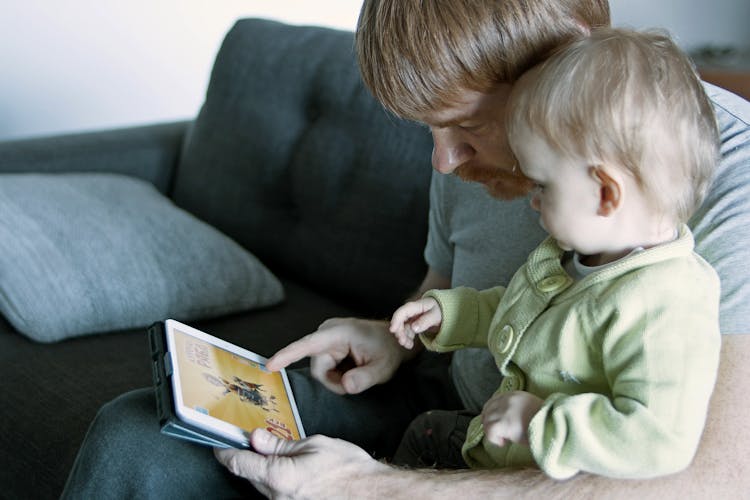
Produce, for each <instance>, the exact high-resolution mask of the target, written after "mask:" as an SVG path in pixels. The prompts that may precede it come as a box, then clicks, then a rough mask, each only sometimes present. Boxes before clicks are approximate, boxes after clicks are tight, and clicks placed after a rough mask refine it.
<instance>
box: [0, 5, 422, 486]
mask: <svg viewBox="0 0 750 500" xmlns="http://www.w3.org/2000/svg"><path fill="white" fill-rule="evenodd" d="M157 50H158V49H157ZM430 151H431V139H430V136H429V134H428V133H427V131H426V130H424V129H422V128H420V127H418V126H416V125H414V124H411V123H405V122H402V121H399V120H397V119H396V118H394V117H393V116H390V115H388V114H387V113H386V112H385V111H383V110H382V108H381V107H380V106H379V105H378V103H376V102H375V101H374V100H373V99H372V97H371V96H370V95H369V94H368V92H367V91H366V89H364V88H363V86H362V84H361V82H360V79H359V74H358V70H357V67H356V63H355V58H354V45H353V37H352V34H351V33H348V32H340V31H334V30H329V29H323V28H317V27H293V26H287V25H283V24H279V23H275V22H270V21H265V20H250V19H248V20H241V21H239V22H237V24H236V25H235V26H234V28H233V29H232V30H231V31H230V32H229V33H228V35H227V37H226V39H225V41H224V43H223V45H222V47H221V50H220V52H219V53H218V56H217V58H216V62H215V66H214V68H213V72H212V75H211V80H210V84H209V87H208V91H207V95H206V100H205V103H204V105H203V107H202V109H201V111H200V113H199V115H198V116H197V117H196V118H195V120H193V121H189V122H180V123H166V124H155V125H149V126H143V127H137V128H130V129H122V130H112V131H101V132H92V133H85V134H77V135H67V136H60V137H49V138H41V139H31V140H22V141H10V142H5V143H0V174H2V175H0V186H1V185H2V183H3V179H4V178H9V176H8V175H7V174H14V173H29V172H36V173H44V174H58V173H62V172H82V173H92V172H110V173H119V174H124V175H126V176H132V177H136V178H140V179H144V180H146V181H148V182H149V183H151V184H153V185H154V186H156V188H157V189H158V190H159V191H160V192H161V193H163V194H165V195H166V196H168V197H169V198H170V199H171V200H172V201H173V202H174V203H175V204H176V205H177V206H178V207H180V208H181V209H184V210H186V211H188V212H190V213H191V214H193V215H195V216H196V217H197V218H199V219H201V220H202V221H205V222H207V223H208V224H209V225H211V226H213V227H214V228H216V229H218V230H219V231H220V232H222V233H223V234H225V235H227V236H229V237H230V238H231V239H233V240H234V241H235V242H237V243H239V244H240V245H241V246H242V247H243V248H244V249H247V250H248V251H249V252H251V253H252V254H253V255H254V256H255V257H257V258H258V259H259V260H260V261H261V262H262V263H263V264H265V266H267V268H268V269H270V271H271V272H272V273H273V274H274V275H275V276H276V277H278V278H279V280H280V282H281V284H282V285H283V289H284V295H285V298H284V300H283V301H282V302H280V303H275V304H274V305H266V306H264V307H244V308H243V307H239V308H238V310H236V311H231V312H229V313H225V314H219V315H218V317H214V316H216V314H212V313H211V312H206V313H205V314H204V315H201V314H195V315H193V316H191V317H189V318H187V319H189V320H190V323H191V324H193V325H195V326H196V327H198V328H201V329H203V330H205V331H208V332H210V333H213V334H215V335H217V336H220V337H223V338H225V339H227V340H229V341H231V342H234V343H237V344H239V345H242V346H245V347H247V348H250V349H253V350H255V351H257V352H260V353H261V354H265V355H269V354H271V353H272V352H274V351H275V350H276V349H278V348H279V347H281V346H283V345H286V344H287V343H288V342H290V341H291V340H293V339H296V338H299V337H300V336H302V335H304V334H307V333H309V332H311V331H313V330H314V329H315V328H316V327H317V325H318V324H319V323H320V322H321V321H322V320H324V319H325V318H328V317H332V316H344V315H357V316H369V317H380V316H386V315H388V314H389V313H390V312H391V311H392V310H393V308H394V307H395V306H396V305H397V304H398V303H399V302H400V301H401V300H402V298H404V297H405V296H406V295H408V294H409V293H410V292H411V291H412V290H414V289H415V288H416V286H417V285H418V283H419V281H420V279H421V278H422V276H423V275H424V272H425V270H426V268H425V264H424V261H423V256H422V250H423V246H424V243H425V238H426V230H427V210H428V186H429V179H430V173H431V170H430V163H429V162H430ZM112 203H113V204H115V201H113V202H112ZM111 208H112V210H113V211H114V212H116V211H117V210H118V206H116V205H115V206H113V207H111ZM3 217H5V215H3ZM70 223H71V224H75V223H76V221H75V220H71V221H70ZM125 251H127V249H125ZM134 257H135V258H136V259H138V258H139V256H137V255H136V256H134ZM178 257H179V256H175V259H176V258H178ZM2 258H3V257H2V256H0V259H2ZM33 264H34V262H33V260H32V266H33ZM39 264H40V265H41V264H43V263H42V262H39ZM207 264H208V262H201V261H195V262H192V265H193V266H194V267H195V269H202V268H203V266H204V265H207ZM13 265H14V264H13V263H10V264H8V266H9V267H8V269H13V268H12V266H13ZM83 267H85V266H83ZM84 270H85V269H83V268H81V269H80V271H81V272H83V271H84ZM223 271H224V272H226V273H230V274H231V272H232V270H231V269H229V270H227V269H224V270H223ZM48 274H50V273H48ZM51 274H52V276H50V279H51V280H53V281H54V279H55V273H54V272H53V273H51ZM3 279H4V278H3V277H2V275H0V282H1V281H2V280H3ZM212 279H213V278H212ZM219 279H223V278H219V277H217V280H219ZM227 279H228V278H227ZM142 286H143V287H149V286H151V283H148V282H145V283H143V284H142ZM63 290H64V288H63ZM3 293H8V291H7V290H4V291H3ZM10 293H12V290H11V291H10ZM42 295H43V293H42ZM65 299H66V300H67V299H71V300H76V299H77V298H76V297H65ZM45 300H47V299H46V297H44V296H39V297H38V302H39V303H38V304H32V306H40V305H42V303H43V302H44V301H45ZM53 305H54V304H53ZM63 309H65V311H67V310H68V309H69V307H68V306H64V307H63V306H62V305H61V306H60V309H59V312H60V314H61V315H62V314H65V311H64V310H63ZM164 315H165V316H168V315H170V311H169V309H167V310H166V312H165V313H164ZM6 316H7V315H6ZM204 316H205V317H204ZM105 319H106V318H105ZM152 319H153V318H146V317H144V318H136V319H135V320H132V321H131V323H132V324H130V325H126V327H125V328H124V329H123V328H122V327H121V326H122V324H118V325H120V326H118V327H117V328H116V330H115V331H103V330H104V329H102V331H100V332H83V333H86V334H85V335H83V334H82V335H80V336H76V337H75V338H73V336H71V338H66V339H63V340H56V339H55V341H54V342H46V343H40V342H37V341H34V340H31V339H29V338H28V337H27V335H25V334H24V332H21V331H19V328H15V327H14V326H13V324H14V323H13V322H10V321H7V320H5V319H3V320H0V330H1V331H0V359H1V360H2V361H1V362H0V395H1V396H0V397H1V400H2V415H3V417H2V419H0V426H1V428H0V429H1V431H0V440H1V441H2V444H1V445H0V463H2V464H3V465H2V467H0V483H1V484H0V497H3V498H24V499H27V498H55V497H56V496H58V495H59V493H60V491H61V489H62V487H63V484H64V481H65V479H66V477H67V474H68V470H69V468H70V466H71V464H72V462H73V459H74V457H75V454H76V451H77V449H78V446H79V445H80V443H81V440H82V439H83V437H84V434H85V431H86V429H87V426H88V425H89V423H90V422H91V420H92V418H93V417H94V415H95V413H96V411H97V409H98V408H99V407H100V406H101V405H102V404H103V403H105V402H106V401H108V400H110V399H112V398H113V397H115V396H117V395H118V394H121V393H122V392H124V391H127V390H130V389H134V388H139V387H143V386H147V385H149V384H150V383H151V373H150V368H149V362H148V352H147V344H146V337H145V326H147V324H148V323H149V322H150V321H151V320H152ZM178 319H180V318H178ZM46 328H47V329H49V328H50V327H46ZM53 328H54V327H53ZM52 333H54V332H52ZM52 337H55V336H54V335H52ZM154 425H157V424H156V420H155V421H154Z"/></svg>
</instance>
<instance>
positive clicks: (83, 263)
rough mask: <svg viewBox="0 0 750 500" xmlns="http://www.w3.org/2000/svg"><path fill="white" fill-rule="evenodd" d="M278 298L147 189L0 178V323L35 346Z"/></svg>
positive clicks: (243, 259) (56, 177)
mask: <svg viewBox="0 0 750 500" xmlns="http://www.w3.org/2000/svg"><path fill="white" fill-rule="evenodd" d="M283 296H284V292H283V289H282V286H281V284H280V283H279V281H278V279H276V277H275V276H274V275H273V274H271V272H270V271H269V270H268V269H267V268H266V267H265V266H264V265H263V264H262V263H261V262H260V261H259V260H258V259H257V258H255V257H254V256H253V255H252V254H250V253H249V252H247V251H246V250H244V249H243V248H242V247H241V246H240V245H238V244H237V243H236V242H234V241H232V240H231V239H230V238H228V237H227V236H225V235H224V234H222V233H220V232H219V231H218V230H216V229H214V228H213V227H211V226H209V225H208V224H206V223H204V222H202V221H200V220H198V219H197V218H195V217H194V216H192V215H190V214H189V213H187V212H186V211H184V210H182V209H180V208H178V207H176V206H175V205H174V204H173V203H172V202H171V201H170V200H169V199H167V198H166V197H165V196H163V195H162V194H161V193H159V192H158V191H157V190H156V188H154V187H153V186H152V185H151V184H149V183H148V182H145V181H142V180H139V179H136V178H133V177H127V176H122V175H116V174H91V173H86V174H4V175H2V176H0V311H1V312H2V313H3V314H4V315H5V317H6V318H7V320H8V321H9V322H10V323H11V324H12V325H13V326H14V327H15V328H16V329H17V330H18V331H19V332H21V333H22V334H24V335H26V336H28V337H30V338H31V339H33V340H36V341H40V342H53V341H57V340H61V339H64V338H68V337H74V336H79V335H84V334H90V333H100V332H107V331H112V330H122V329H129V328H136V327H141V326H146V325H148V324H150V323H151V322H153V321H158V320H161V319H164V318H167V317H173V318H176V319H181V320H184V321H186V320H194V319H198V318H207V317H213V316H218V315H222V314H226V313H231V312H236V311H242V310H247V309H251V308H256V307H262V306H270V305H273V304H275V303H278V302H280V301H281V300H282V299H283Z"/></svg>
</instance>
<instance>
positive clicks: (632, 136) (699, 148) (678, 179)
mask: <svg viewBox="0 0 750 500" xmlns="http://www.w3.org/2000/svg"><path fill="white" fill-rule="evenodd" d="M507 112H508V115H507V119H508V122H507V126H508V135H509V140H510V144H511V147H512V146H513V144H514V139H515V134H516V131H517V130H518V128H519V127H520V126H528V127H529V128H530V130H532V131H533V132H534V133H537V134H540V135H541V137H543V138H544V139H545V140H546V141H547V142H548V143H549V144H550V146H552V147H553V148H554V149H556V150H558V151H560V152H561V153H562V154H569V155H576V156H580V157H584V158H586V159H587V160H589V161H590V162H591V163H592V165H595V164H600V163H610V164H612V163H614V164H615V165H616V166H619V167H621V168H624V169H625V170H626V171H627V172H630V174H631V175H632V176H633V177H634V178H635V180H636V182H637V183H638V185H639V186H640V187H641V189H642V190H643V192H644V194H645V195H646V197H647V199H648V200H649V201H650V202H651V203H652V205H653V207H654V209H655V210H657V211H658V212H659V213H661V214H663V215H665V216H668V217H671V218H673V219H674V220H675V221H677V222H686V221H687V220H688V219H689V218H690V216H691V215H692V213H693V212H694V211H695V210H696V209H697V208H698V206H699V205H700V204H701V202H702V201H703V197H704V196H705V193H706V191H707V189H708V187H709V185H710V182H711V178H712V175H713V170H714V168H715V166H716V162H717V160H718V148H719V134H718V130H717V126H716V119H715V116H714V113H713V108H712V106H711V102H710V101H709V99H708V97H707V96H706V93H705V90H704V88H703V85H702V84H701V81H700V79H699V78H698V76H697V74H696V72H695V70H694V68H693V65H692V63H691V62H690V60H689V59H688V57H687V56H686V55H685V54H684V53H683V52H682V51H681V50H680V49H679V48H678V47H677V46H676V44H675V43H674V42H673V41H672V40H671V39H670V37H669V36H668V35H667V34H664V33H662V32H656V31H648V32H637V31H632V30H625V29H613V28H601V29H597V30H593V31H592V33H591V35H590V36H587V37H585V38H582V39H579V40H577V41H575V42H572V43H571V44H569V45H567V46H566V47H564V48H562V49H561V50H560V51H558V52H556V53H555V54H554V55H553V56H552V57H550V58H549V59H547V60H546V61H545V62H543V63H542V64H540V65H539V66H537V67H535V68H533V69H532V70H530V71H529V72H528V73H527V74H526V75H524V76H523V77H522V78H521V79H520V80H519V82H518V84H517V85H516V86H515V88H514V90H513V93H512V94H511V98H510V101H509V103H508V108H507Z"/></svg>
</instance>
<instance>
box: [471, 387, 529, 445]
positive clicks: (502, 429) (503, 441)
mask: <svg viewBox="0 0 750 500" xmlns="http://www.w3.org/2000/svg"><path fill="white" fill-rule="evenodd" d="M543 404H544V400H543V399H541V398H539V397H537V396H535V395H534V394H531V393H530V392H524V391H514V392H505V393H500V394H495V395H494V396H492V397H491V398H490V399H489V400H488V401H487V402H486V403H485V404H484V408H483V409H482V427H484V435H485V436H486V437H487V440H489V441H490V442H491V443H493V444H496V445H497V446H505V445H507V444H510V443H518V444H528V442H529V436H528V429H529V422H531V419H532V418H534V415H536V413H537V412H538V411H539V409H540V408H541V407H542V405H543Z"/></svg>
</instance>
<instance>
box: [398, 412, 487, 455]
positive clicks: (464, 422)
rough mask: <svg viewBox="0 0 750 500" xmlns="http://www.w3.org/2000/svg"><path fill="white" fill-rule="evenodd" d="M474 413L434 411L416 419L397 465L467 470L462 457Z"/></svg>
mask: <svg viewBox="0 0 750 500" xmlns="http://www.w3.org/2000/svg"><path fill="white" fill-rule="evenodd" d="M474 416H475V415H474V414H473V413H470V412H468V411H448V410H430V411H428V412H425V413H423V414H421V415H419V416H418V417H417V418H415V419H414V420H412V422H411V424H409V427H408V429H406V432H405V433H404V436H403V438H402V439H401V444H400V445H399V447H398V449H397V450H396V454H395V455H394V456H393V463H394V464H397V465H404V466H408V467H413V468H419V469H422V468H434V469H466V468H468V466H467V465H466V462H465V461H464V459H463V456H462V455H461V447H462V446H463V444H464V441H466V432H467V430H468V429H469V422H471V419H472V418H474Z"/></svg>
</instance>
